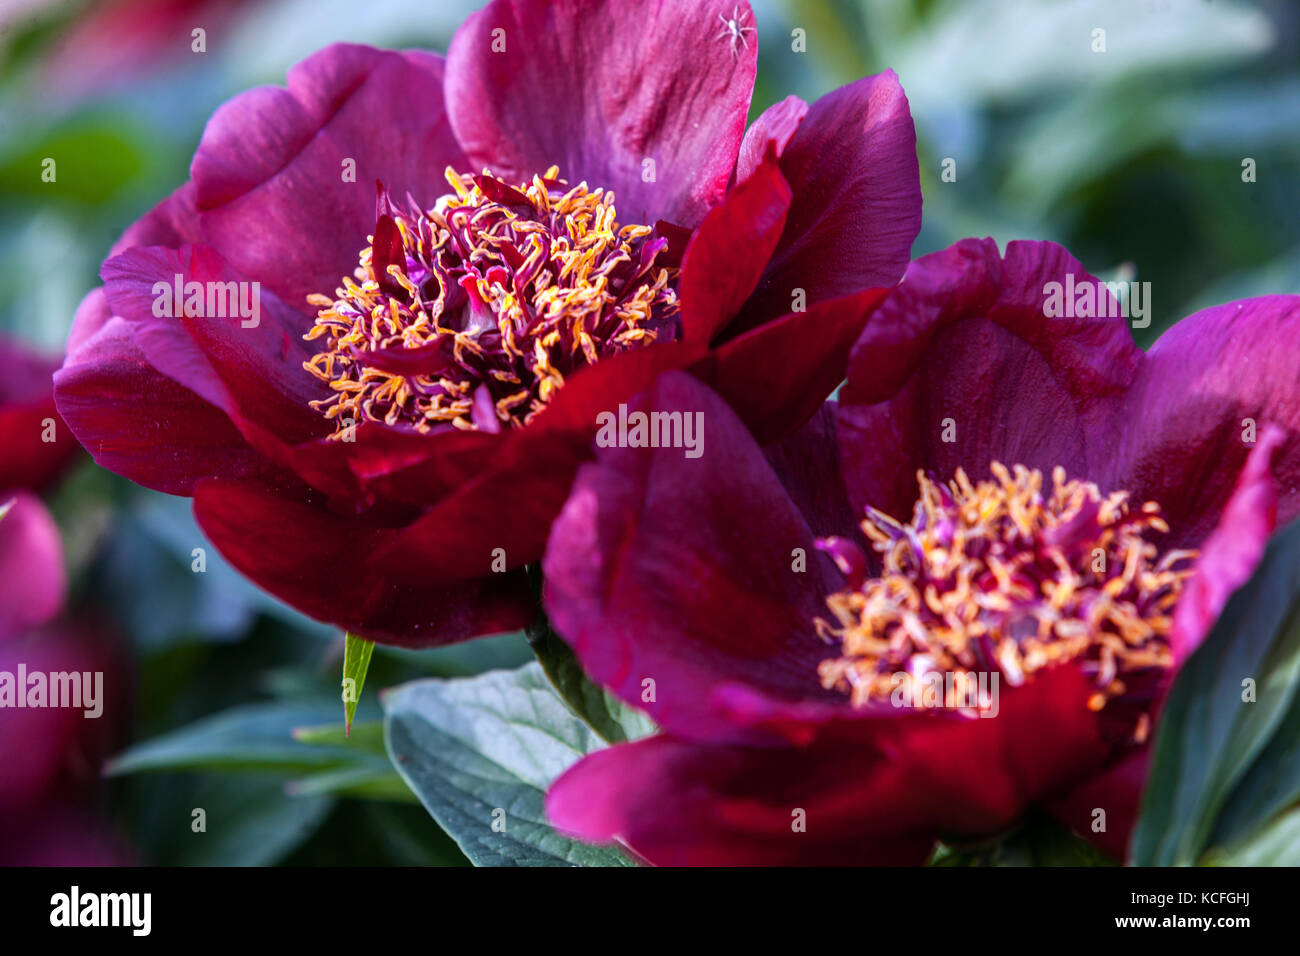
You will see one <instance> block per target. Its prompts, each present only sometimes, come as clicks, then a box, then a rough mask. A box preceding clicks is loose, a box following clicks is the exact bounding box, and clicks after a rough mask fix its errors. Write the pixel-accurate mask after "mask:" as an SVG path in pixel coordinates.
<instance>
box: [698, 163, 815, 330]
mask: <svg viewBox="0 0 1300 956" xmlns="http://www.w3.org/2000/svg"><path fill="white" fill-rule="evenodd" d="M789 208H790V186H789V185H788V184H787V183H786V181H785V178H784V177H783V176H782V175H781V171H780V170H779V169H778V168H777V164H776V155H775V153H771V154H769V155H768V158H767V162H765V163H762V164H761V165H759V167H758V168H757V169H756V170H755V171H754V174H753V175H752V176H750V177H749V178H748V179H746V180H745V181H744V182H743V183H741V184H740V185H738V186H737V187H736V188H735V189H733V190H731V192H730V193H728V194H727V198H726V200H725V201H724V202H723V203H722V204H721V205H718V206H715V207H714V208H713V209H712V210H711V211H710V212H709V214H708V215H707V216H705V217H704V222H702V223H700V228H699V229H697V230H696V232H695V235H694V237H693V238H692V239H691V242H690V245H689V246H687V248H686V256H685V258H684V259H683V260H682V272H681V281H680V286H679V289H680V295H681V303H682V327H683V329H684V332H685V337H686V338H687V340H690V341H696V340H698V341H702V342H708V341H709V340H710V339H712V338H713V336H714V335H715V334H716V333H717V332H718V331H719V330H720V329H721V328H722V327H723V326H724V325H726V324H727V322H729V321H730V320H731V318H732V317H733V316H734V315H735V314H736V312H737V311H738V310H739V309H740V307H741V305H743V304H744V302H745V300H746V299H747V298H748V297H749V294H750V293H751V292H753V291H754V286H755V285H756V284H757V283H758V278H759V276H760V275H762V273H763V267H764V266H766V265H767V260H768V259H769V258H770V257H771V255H772V250H773V249H774V248H776V243H777V240H778V239H780V238H781V229H782V227H783V226H784V225H785V214H786V210H788V209H789Z"/></svg>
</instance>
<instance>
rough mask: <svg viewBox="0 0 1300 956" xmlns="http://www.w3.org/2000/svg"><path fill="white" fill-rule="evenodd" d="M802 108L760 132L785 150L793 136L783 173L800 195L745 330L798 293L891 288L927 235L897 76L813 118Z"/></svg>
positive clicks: (884, 76)
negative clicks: (922, 236) (921, 235)
mask: <svg viewBox="0 0 1300 956" xmlns="http://www.w3.org/2000/svg"><path fill="white" fill-rule="evenodd" d="M799 106H800V104H798V103H796V102H791V101H786V102H785V103H784V104H779V105H778V106H777V107H773V108H772V109H771V110H768V111H767V112H766V113H764V114H763V115H762V116H761V117H760V119H759V121H758V123H759V124H761V125H760V129H759V131H758V132H757V133H755V134H754V139H755V140H763V139H768V140H773V141H774V142H775V144H776V145H777V146H778V147H779V146H780V145H781V142H782V140H783V139H785V137H786V136H789V139H788V141H786V142H785V144H784V147H783V149H781V152H780V155H781V173H782V175H784V176H785V178H786V180H787V181H788V182H789V183H790V188H791V191H792V192H793V198H792V199H791V202H790V214H789V215H788V216H787V217H786V222H785V230H784V232H783V233H782V234H781V241H780V243H779V244H778V245H777V247H776V251H775V253H774V254H773V256H772V261H771V262H770V263H769V264H768V266H767V268H766V269H765V270H764V272H763V278H762V281H761V282H760V283H759V286H758V289H757V290H756V291H755V293H754V295H753V296H752V298H751V299H750V301H749V303H748V304H747V305H746V307H745V309H744V311H743V313H742V315H741V319H740V322H739V326H738V327H739V328H740V329H746V328H752V327H753V326H754V325H756V324H758V323H759V322H762V321H765V320H766V319H769V318H771V317H773V316H777V315H782V314H784V313H786V312H788V311H790V309H791V307H792V300H793V299H794V297H795V296H796V295H797V294H798V293H797V292H796V290H802V293H803V295H804V298H805V301H806V303H808V304H812V303H815V302H820V301H822V300H823V299H833V298H836V297H837V296H842V295H846V294H848V293H850V292H856V291H858V290H860V289H869V288H873V287H877V286H892V285H893V284H894V283H896V282H897V281H898V280H899V279H900V278H901V277H902V275H903V270H904V268H905V267H906V266H907V261H908V259H910V258H911V255H912V242H913V241H914V240H915V239H916V236H917V234H918V233H919V232H920V230H921V179H920V170H919V167H918V166H917V160H916V129H915V127H914V126H913V124H912V114H911V112H910V110H909V109H908V105H907V97H906V95H904V93H903V88H902V87H901V86H900V85H899V82H898V77H897V76H896V75H895V74H894V72H893V71H892V70H887V71H885V72H884V73H880V74H877V75H875V76H867V77H863V78H862V79H860V80H858V81H857V82H854V83H850V84H848V85H847V86H843V87H840V88H839V89H838V90H835V91H834V92H832V93H828V94H827V95H826V96H823V97H822V98H821V99H819V100H817V101H816V102H815V103H813V104H812V106H811V107H809V108H808V109H807V112H806V113H803V112H802V111H801V110H800V109H799ZM756 125H758V124H756ZM792 128H793V129H794V132H793V134H792V135H790V133H789V131H790V130H791V129H792ZM755 146H756V144H754V145H751V146H750V150H751V151H752V149H754V148H755ZM748 156H749V157H752V152H750V153H749V154H748ZM745 161H746V163H750V162H752V158H746V160H745Z"/></svg>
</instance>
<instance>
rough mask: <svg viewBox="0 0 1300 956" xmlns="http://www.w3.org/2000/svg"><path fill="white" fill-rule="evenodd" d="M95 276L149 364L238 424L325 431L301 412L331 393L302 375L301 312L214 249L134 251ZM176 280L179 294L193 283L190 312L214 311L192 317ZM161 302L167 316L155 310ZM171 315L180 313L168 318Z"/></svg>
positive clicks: (288, 434) (290, 436)
mask: <svg viewBox="0 0 1300 956" xmlns="http://www.w3.org/2000/svg"><path fill="white" fill-rule="evenodd" d="M102 275H103V278H104V295H105V298H106V299H107V301H108V305H109V308H110V309H112V311H113V313H114V315H117V316H120V317H121V318H122V319H124V320H126V321H127V322H128V323H130V325H131V334H132V337H133V338H134V340H135V342H136V344H137V345H138V346H139V347H140V350H141V351H142V352H143V353H144V354H145V356H146V357H147V358H148V360H149V362H150V364H152V365H153V366H154V368H156V369H158V370H159V371H160V372H162V373H163V374H164V375H167V376H168V377H169V378H171V379H173V380H174V381H176V382H178V383H179V384H181V385H183V386H185V387H186V388H188V389H190V390H191V391H193V392H194V393H195V394H196V395H198V396H200V397H201V398H203V399H204V400H206V401H207V402H209V403H210V404H212V405H214V406H216V407H218V408H221V409H222V410H223V411H225V412H226V413H227V414H229V415H230V416H231V417H232V419H233V420H234V421H235V422H236V424H239V423H240V422H241V421H248V422H253V423H256V425H257V426H259V427H260V428H261V429H265V430H268V431H270V432H272V433H273V434H275V435H277V436H279V437H280V438H281V439H282V440H284V441H286V442H299V441H306V440H309V439H312V438H316V437H319V436H321V435H323V434H325V433H327V432H329V431H330V430H331V426H330V425H329V424H328V423H327V422H325V420H324V419H323V418H322V416H321V415H320V414H319V413H317V412H316V411H314V410H313V409H311V408H309V407H308V402H310V401H312V400H313V399H322V398H325V397H326V396H327V395H328V394H329V392H328V390H327V389H326V387H325V386H324V385H323V384H322V383H321V382H319V381H317V380H316V379H315V378H313V377H312V376H311V375H309V374H308V373H307V372H306V371H305V370H304V369H303V363H304V362H305V361H306V360H307V359H308V358H309V357H310V356H309V354H308V352H307V349H306V347H305V345H304V343H303V341H302V332H303V323H302V317H301V315H300V314H299V313H297V312H295V311H293V310H292V309H290V308H288V307H286V306H285V305H284V303H282V302H281V301H280V299H279V298H278V297H277V296H276V295H275V294H274V293H273V292H271V291H269V290H267V289H264V288H260V284H258V283H256V282H254V281H251V280H249V279H248V278H247V277H246V276H245V275H243V274H241V273H240V272H238V271H237V270H235V269H233V268H231V266H230V265H229V264H228V263H227V262H226V261H225V260H224V259H222V257H221V256H220V255H218V254H217V253H216V252H215V251H214V250H212V249H210V248H208V247H206V246H182V247H181V248H180V249H166V248H163V247H161V246H151V247H147V248H146V247H135V248H132V249H128V250H127V251H126V252H124V253H122V254H121V255H119V256H115V257H114V258H112V259H110V260H108V261H107V262H106V263H104V267H103V269H102ZM177 282H179V283H181V285H182V288H183V289H184V288H185V287H188V286H190V285H191V284H192V283H198V284H199V286H200V287H201V289H202V290H203V298H204V302H203V305H202V307H201V308H200V309H199V310H198V311H199V312H200V313H206V312H207V311H210V310H211V311H216V312H217V314H215V315H207V314H197V315H196V314H195V310H193V309H191V307H190V305H189V301H188V299H189V293H188V291H185V292H183V296H184V300H183V301H182V302H177V301H176V300H175V296H174V289H175V286H176V283H177ZM214 290H215V291H214ZM231 290H234V291H233V292H232V291H231ZM160 299H162V300H164V301H163V304H164V305H165V306H166V308H165V309H160V307H159V303H160ZM245 306H247V308H245ZM214 307H215V308H214ZM160 311H162V312H164V314H163V315H161V316H160V315H159V314H158V313H159V312H160ZM177 312H180V313H183V314H180V315H175V316H174V317H173V313H177ZM221 312H225V313H227V314H226V315H222V314H220V313H221Z"/></svg>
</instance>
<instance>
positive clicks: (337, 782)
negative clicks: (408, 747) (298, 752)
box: [284, 760, 417, 803]
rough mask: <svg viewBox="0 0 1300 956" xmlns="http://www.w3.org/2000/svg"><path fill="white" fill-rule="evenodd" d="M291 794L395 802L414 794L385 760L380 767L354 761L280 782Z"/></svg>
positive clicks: (408, 800) (412, 798)
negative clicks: (352, 765) (351, 764)
mask: <svg viewBox="0 0 1300 956" xmlns="http://www.w3.org/2000/svg"><path fill="white" fill-rule="evenodd" d="M284 791H285V793H287V794H288V795H289V796H291V797H303V796H325V795H331V796H336V797H357V798H358V799H362V800H386V801H396V802H398V803H415V802H417V801H416V797H415V794H413V793H411V788H410V787H408V786H407V785H406V781H404V780H403V779H402V778H401V776H399V775H398V774H397V773H396V772H395V771H394V770H393V767H392V764H390V763H389V762H388V761H386V760H385V761H384V765H383V766H382V767H378V766H367V765H364V764H362V765H358V766H355V767H341V768H339V769H337V770H323V771H321V772H320V773H314V774H311V775H310V776H306V777H302V778H300V779H298V780H291V781H289V782H288V783H286V784H285V785H284Z"/></svg>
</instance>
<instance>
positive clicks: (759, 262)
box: [56, 0, 921, 646]
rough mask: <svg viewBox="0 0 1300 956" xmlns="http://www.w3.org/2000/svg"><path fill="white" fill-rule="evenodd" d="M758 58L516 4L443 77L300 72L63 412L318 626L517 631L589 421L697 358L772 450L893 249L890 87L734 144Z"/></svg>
mask: <svg viewBox="0 0 1300 956" xmlns="http://www.w3.org/2000/svg"><path fill="white" fill-rule="evenodd" d="M755 52H756V42H755V36H754V27H753V22H752V13H751V11H750V9H749V7H748V5H747V4H744V3H741V4H735V3H733V2H732V0H727V3H726V4H725V6H724V5H723V4H722V3H720V2H719V3H698V2H694V0H692V2H686V0H671V2H664V3H660V4H657V5H654V6H653V7H649V8H648V7H647V6H646V5H644V4H641V3H636V2H632V0H609V2H591V0H584V2H566V3H547V2H542V0H514V2H509V0H497V2H494V3H492V4H490V5H489V6H488V7H486V8H485V9H484V10H482V11H480V12H478V13H476V14H474V15H473V16H472V17H471V18H470V19H469V20H468V21H467V22H466V23H465V24H464V26H463V27H462V28H461V29H460V31H459V32H458V33H457V34H456V36H455V38H454V39H453V41H452V43H451V47H450V50H449V52H448V55H447V58H446V59H445V60H444V59H442V58H441V57H438V56H435V55H433V54H430V53H425V52H419V51H410V52H389V51H382V50H375V49H370V48H366V47H359V46H350V45H339V46H334V47H330V48H328V49H326V50H324V51H322V52H320V53H318V54H316V55H315V56H313V57H311V58H310V59H308V60H306V61H304V62H303V63H301V64H299V65H298V66H297V67H295V68H294V69H293V70H292V71H290V73H289V77H288V87H287V88H279V87H265V88H260V89H255V90H251V91H249V92H247V93H245V94H242V95H241V96H239V97H236V98H235V99H234V100H232V101H231V102H229V103H227V104H226V105H225V106H223V107H222V108H221V109H220V110H218V112H217V113H216V115H215V116H214V117H213V118H212V120H211V121H210V122H209V124H208V126H207V129H206V131H205V133H204V136H203V139H202V142H201V143H200V144H199V147H198V151H197V153H196V155H195V157H194V161H193V164H192V166H191V180H190V182H188V183H186V184H185V185H184V186H183V187H181V188H180V189H179V190H178V191H177V192H176V193H174V194H173V195H172V196H171V197H169V198H168V199H166V200H165V201H164V202H162V203H161V204H160V205H159V206H158V207H157V208H155V209H154V210H153V211H152V212H150V213H149V214H148V215H147V216H145V217H144V218H143V219H142V220H140V221H139V222H138V223H136V224H135V225H133V226H132V227H131V228H130V229H128V230H127V232H126V234H125V235H124V236H123V237H122V239H121V240H120V241H119V243H118V244H117V245H116V247H115V248H114V249H113V255H112V257H111V258H110V259H109V260H108V261H107V262H106V263H105V264H104V267H103V270H102V277H103V280H104V285H103V287H102V288H100V289H96V290H95V291H94V292H92V293H91V294H90V295H89V296H87V298H86V300H85V301H84V303H83V304H82V306H81V309H80V311H79V313H78V316H77V320H76V323H75V327H74V329H73V332H72V335H71V338H70V340H69V345H68V352H69V355H68V359H67V362H66V364H65V365H64V368H63V370H62V371H61V372H59V374H58V375H57V377H56V391H57V398H58V404H59V409H60V411H61V412H62V413H63V415H64V417H65V418H66V419H67V421H68V423H69V425H70V426H71V428H72V429H73V431H74V432H75V433H76V435H77V437H78V438H79V439H80V440H81V442H82V443H83V444H84V445H85V446H86V448H87V449H89V450H90V452H91V454H92V455H94V457H95V460H96V461H98V462H99V463H100V464H101V465H103V466H105V467H107V468H110V469H112V470H114V471H116V472H119V473H120V474H123V475H125V476H126V477H128V478H130V479H132V480H133V481H136V482H138V483H140V484H142V485H146V486H148V487H151V488H156V489H159V490H162V491H166V492H169V493H172V494H179V495H189V496H193V498H194V507H195V513H196V516H197V519H198V522H199V524H200V525H201V527H202V528H203V530H204V531H205V533H207V534H208V535H209V536H210V537H211V539H212V540H213V541H214V542H215V544H216V545H217V546H218V547H219V548H220V549H221V551H222V552H223V553H224V554H225V555H226V556H227V557H228V558H229V560H230V561H231V562H232V563H233V564H234V565H235V566H236V567H237V568H239V569H240V570H241V571H243V572H244V573H246V574H247V575H248V576H249V577H251V578H252V579H254V580H255V581H256V582H257V583H259V584H260V585H262V586H263V587H265V588H266V589H267V590H269V591H271V592H273V593H274V594H276V595H278V596H280V597H281V598H283V599H285V600H286V601H288V602H289V603H291V604H293V605H295V606H296V607H298V608H299V609H301V610H303V611H305V612H306V613H308V614H310V615H312V616H314V617H317V618H320V619H323V620H327V621H331V622H334V623H337V624H339V625H341V626H343V627H346V628H348V629H350V630H352V631H354V632H356V633H359V634H361V635H364V636H367V637H371V638H374V639H378V640H382V641H387V642H390V643H398V644H405V645H410V646H426V645H434V644H440V643H445V642H448V641H454V640H458V639H463V638H467V637H471V636H474V635H476V634H481V633H487V632H491V631H500V630H506V629H510V628H513V627H518V626H520V625H522V624H524V623H526V622H527V621H528V619H529V618H530V617H531V614H532V602H531V600H530V594H529V591H528V588H527V584H526V580H525V576H524V573H523V570H522V569H523V567H524V565H526V564H527V563H529V562H532V561H536V560H537V559H538V558H539V557H540V555H541V553H542V550H543V546H544V543H545V540H546V535H547V532H548V529H549V526H550V522H551V520H552V518H553V517H554V516H555V514H556V513H558V511H559V509H560V507H561V506H562V504H563V501H564V499H565V497H566V495H567V493H568V490H569V487H570V484H571V481H572V478H573V475H574V472H575V469H576V468H577V466H578V464H579V463H580V462H581V461H582V460H584V459H587V458H589V457H590V454H591V452H590V448H591V443H592V439H593V436H594V435H595V433H596V424H597V422H596V420H597V417H598V416H599V415H601V414H602V413H616V412H617V410H618V407H619V405H620V404H621V403H623V402H624V401H626V399H627V398H628V397H629V396H630V395H633V394H635V393H636V392H637V391H638V390H639V389H641V388H644V387H646V386H647V385H649V384H650V382H652V381H653V379H654V377H655V376H656V375H657V374H659V373H661V372H663V371H665V370H670V369H689V370H690V371H691V372H692V373H693V374H694V375H695V376H696V377H698V378H699V379H701V380H703V381H706V382H708V383H710V384H711V385H712V386H713V387H715V388H716V389H718V390H719V391H720V392H721V393H722V394H723V395H724V396H726V397H727V399H728V400H730V401H731V402H733V403H734V404H735V406H736V407H737V408H738V409H740V410H741V414H742V416H743V417H744V419H745V421H746V423H747V424H748V425H749V426H750V427H751V428H753V429H754V431H755V433H756V434H757V435H758V436H759V437H760V438H761V439H763V440H769V439H774V438H777V437H779V436H781V435H782V434H785V433H787V432H789V431H790V430H791V429H792V428H794V427H796V426H797V425H798V424H799V423H800V422H802V421H803V420H805V419H806V418H807V417H808V416H809V415H811V414H812V413H813V412H814V411H815V409H816V408H817V406H818V405H819V404H820V402H821V400H822V399H823V398H824V397H825V395H827V394H828V393H829V392H830V391H831V389H833V388H834V387H835V385H836V384H837V383H838V381H839V380H840V379H841V378H842V376H843V371H844V367H845V363H846V358H847V352H848V349H849V347H850V346H851V344H852V342H853V341H854V339H855V338H856V337H857V335H858V333H859V332H860V331H861V328H862V325H863V323H864V321H865V317H866V315H867V314H868V312H869V311H870V309H871V308H872V307H873V306H874V305H875V304H876V303H877V302H878V301H879V300H880V298H881V297H882V295H883V292H882V291H881V289H882V287H887V286H890V285H892V284H893V283H895V282H896V281H897V280H898V279H899V277H900V276H901V275H902V272H903V269H904V267H905V265H906V263H907V260H908V257H909V250H910V247H911V243H912V240H913V238H914V237H915V236H916V233H917V231H918V229H919V225H920V205H921V197H920V188H919V178H918V171H917V162H916V155H915V141H914V133H913V127H912V121H911V117H910V115H909V113H908V109H907V101H906V99H905V97H904V95H903V92H902V90H901V89H900V88H899V85H898V83H897V80H896V78H895V77H894V75H893V74H892V73H885V74H881V75H878V76H872V77H867V78H864V79H862V80H860V81H858V82H856V83H853V84H850V85H848V86H846V87H844V88H842V89H840V90H837V91H835V92H833V93H831V94H830V95H828V96H826V97H824V98H823V99H821V100H819V101H817V102H816V103H814V104H812V105H811V106H809V105H807V104H805V103H803V102H801V101H800V100H798V99H797V98H794V97H791V98H789V99H787V100H785V101H783V102H781V103H780V104H778V105H777V106H774V107H773V108H771V109H769V110H768V111H766V112H765V113H763V114H762V115H761V116H760V117H759V118H758V119H757V120H756V122H755V123H754V124H753V125H752V126H751V127H750V128H749V129H748V130H746V129H745V120H746V115H747V112H748V110H749V108H750V96H751V92H752V90H753V84H754V75H755V65H756V58H755ZM376 183H378V184H379V188H378V190H377V193H376V186H375V184H376Z"/></svg>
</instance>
